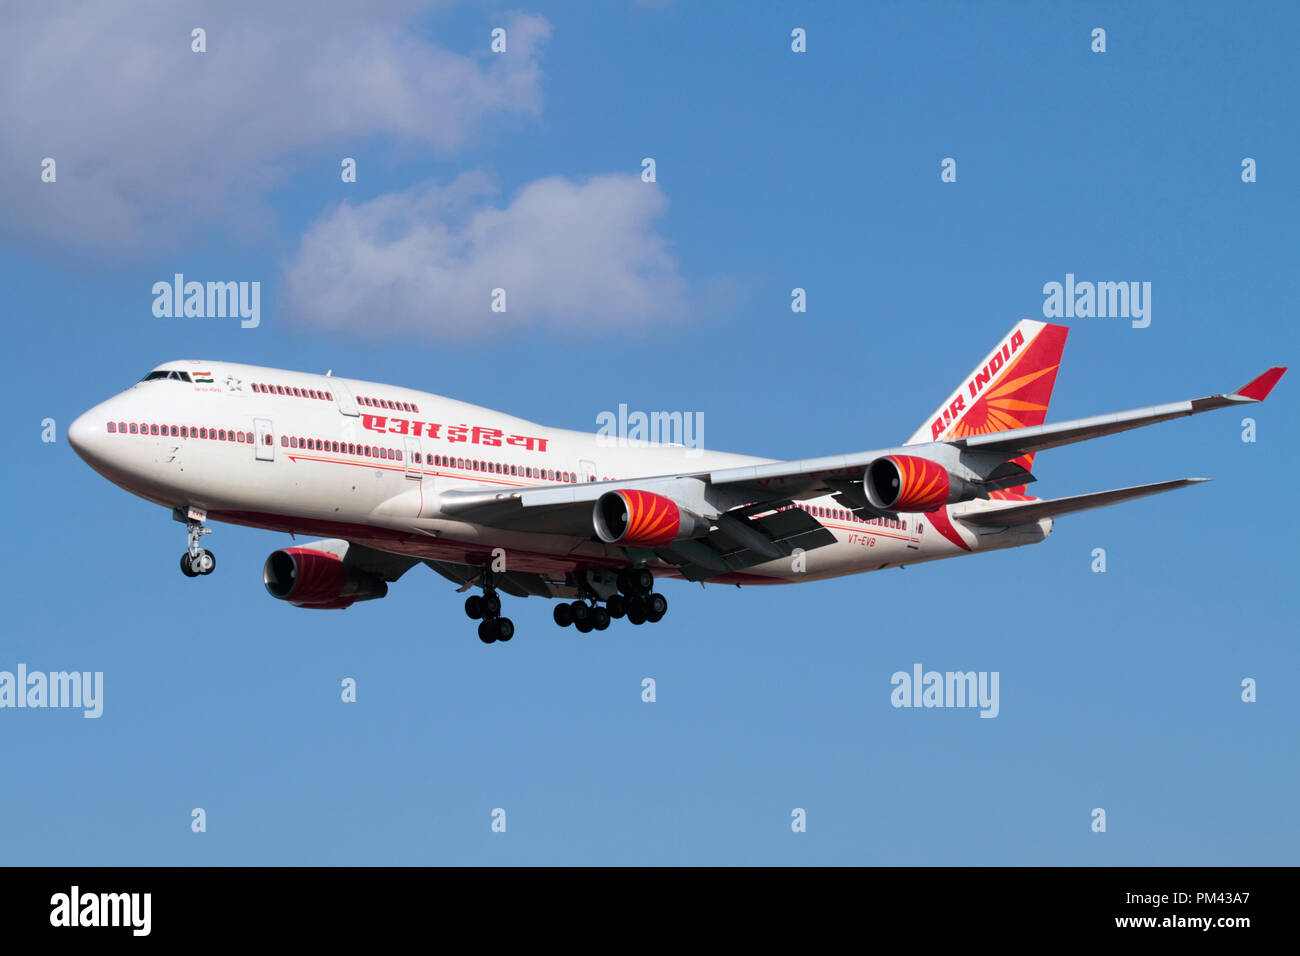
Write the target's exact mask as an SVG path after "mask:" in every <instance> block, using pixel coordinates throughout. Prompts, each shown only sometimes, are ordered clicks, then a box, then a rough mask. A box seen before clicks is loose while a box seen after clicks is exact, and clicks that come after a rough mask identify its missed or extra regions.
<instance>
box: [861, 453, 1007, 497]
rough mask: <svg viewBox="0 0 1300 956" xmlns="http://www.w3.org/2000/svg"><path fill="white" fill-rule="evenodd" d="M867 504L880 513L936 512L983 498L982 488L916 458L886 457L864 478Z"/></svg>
mask: <svg viewBox="0 0 1300 956" xmlns="http://www.w3.org/2000/svg"><path fill="white" fill-rule="evenodd" d="M862 485H863V489H864V490H865V491H866V493H867V501H869V502H870V503H871V506H872V507H873V508H876V509H878V510H880V511H937V510H939V509H940V508H942V507H943V506H944V505H946V504H952V503H953V502H957V501H970V500H971V499H972V498H980V497H984V495H983V494H982V493H981V489H980V488H978V487H977V486H976V485H973V484H971V483H970V482H969V481H966V480H965V479H962V478H956V477H954V476H953V475H950V474H949V473H948V469H946V468H944V467H943V465H940V464H937V463H936V462H933V461H930V460H929V459H926V458H917V457H916V456H915V455H886V456H885V457H884V458H877V459H876V460H875V461H873V462H872V463H871V464H870V465H868V466H867V471H866V474H865V475H863V478H862Z"/></svg>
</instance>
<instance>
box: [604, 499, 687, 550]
mask: <svg viewBox="0 0 1300 956" xmlns="http://www.w3.org/2000/svg"><path fill="white" fill-rule="evenodd" d="M592 522H593V523H594V524H595V526H596V536H597V537H599V538H600V540H601V541H604V542H605V543H606V544H621V545H624V546H628V547H640V548H657V547H660V546H662V545H665V544H669V543H671V542H673V541H680V540H681V539H682V538H693V537H696V536H697V535H702V534H707V533H708V531H709V524H708V522H707V521H705V520H704V519H703V518H701V517H700V516H699V515H696V514H693V513H692V512H690V511H687V510H685V509H684V508H679V507H677V502H675V501H673V500H672V499H671V498H665V497H664V496H663V495H656V494H654V493H652V492H649V491H636V490H634V489H631V488H622V489H619V490H618V491H608V492H606V493H605V494H603V495H601V496H600V497H599V498H598V499H596V507H595V508H594V509H593V511H592Z"/></svg>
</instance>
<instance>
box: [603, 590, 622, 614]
mask: <svg viewBox="0 0 1300 956" xmlns="http://www.w3.org/2000/svg"><path fill="white" fill-rule="evenodd" d="M605 607H606V609H607V610H608V611H609V616H610V617H615V618H617V617H622V616H623V615H624V614H626V613H627V600H626V599H625V598H624V597H623V595H621V594H615V595H613V596H611V597H610V599H609V600H608V601H606V602H605Z"/></svg>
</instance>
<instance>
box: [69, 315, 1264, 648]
mask: <svg viewBox="0 0 1300 956" xmlns="http://www.w3.org/2000/svg"><path fill="white" fill-rule="evenodd" d="M1067 332H1068V329H1067V328H1066V327H1064V326H1060V325H1049V324H1047V323H1043V322H1032V321H1029V320H1025V321H1023V322H1020V323H1019V324H1018V325H1016V327H1015V328H1013V329H1012V330H1011V332H1010V333H1009V334H1007V336H1006V337H1005V338H1003V339H1002V340H1001V341H1000V342H998V344H997V346H996V347H994V349H993V351H991V352H990V353H989V354H988V355H987V356H986V357H985V359H984V360H983V361H982V362H981V363H980V364H979V365H977V366H976V367H975V369H974V370H973V371H972V372H971V373H970V375H968V376H967V377H966V378H965V379H963V380H962V381H961V382H960V383H958V385H957V388H956V390H955V391H953V393H952V394H951V395H949V396H948V398H947V399H946V400H945V401H944V403H943V404H942V405H940V406H939V408H938V409H936V410H935V412H934V413H933V414H932V415H930V416H929V417H928V418H927V419H926V420H925V421H924V422H923V423H922V424H921V426H920V428H919V429H918V430H917V432H916V434H914V435H912V437H911V438H909V439H908V440H907V441H906V442H904V443H903V444H902V445H899V446H897V447H891V448H881V449H878V450H875V451H863V452H856V453H852V454H838V455H830V456H828V457H825V458H812V459H807V460H804V461H773V460H771V459H767V458H752V457H749V456H745V455H732V454H726V453H723V452H707V451H701V450H699V449H690V448H684V447H682V446H678V445H658V444H655V445H646V444H644V443H628V442H615V441H613V440H612V439H610V438H608V437H605V436H598V435H591V434H585V433H582V432H576V431H568V430H564V429H556V428H545V427H543V426H541V425H537V424H534V423H533V422H529V421H525V420H523V419H520V418H515V417H513V416H511V415H507V414H505V413H503V412H496V411H492V410H491V409H487V408H480V407H478V406H475V405H469V404H466V403H464V402H458V401H455V400H454V399H450V398H442V397H439V396H437V395H431V394H429V393H427V392H420V391H416V390H414V389H409V388H400V387H397V386H392V385H382V384H378V383H374V382H361V381H355V380H352V379H346V378H340V377H337V376H333V375H330V374H326V375H318V374H312V373H309V372H291V371H286V370H283V369H277V368H261V367H258V366H254V365H235V364H232V363H229V362H208V361H188V360H187V361H177V362H167V363H165V364H163V365H160V366H158V367H157V368H156V369H154V370H153V371H151V372H149V373H148V374H147V375H145V377H144V378H143V379H141V380H140V381H139V382H137V383H136V384H135V385H133V386H132V387H131V388H128V389H127V390H126V391H124V392H122V393H121V394H120V395H116V396H114V397H113V398H110V399H109V400H108V401H106V402H104V403H103V404H100V405H97V406H95V407H94V408H92V409H91V410H90V411H88V412H86V413H85V414H84V415H82V416H81V417H80V418H78V419H77V420H76V421H75V422H73V423H72V425H71V427H70V428H69V429H68V441H69V443H70V444H71V445H72V447H73V449H75V450H76V452H77V454H78V455H80V456H81V457H82V458H83V459H85V461H86V462H87V463H88V464H89V465H90V466H91V467H92V468H94V469H95V470H96V471H98V472H99V473H100V474H101V475H103V476H104V477H106V478H108V479H109V480H110V481H112V482H114V483H116V484H118V485H120V486H121V487H123V488H125V489H126V490H127V491H129V492H131V493H132V494H135V495H139V496H140V497H141V498H145V499H147V500H148V501H152V502H154V503H156V504H159V505H162V506H163V507H165V508H168V509H170V510H171V511H172V515H173V517H174V518H175V519H176V520H177V521H182V522H184V523H185V525H186V528H187V530H188V532H189V546H188V548H187V549H186V551H185V553H184V554H183V555H182V556H181V562H180V564H181V571H182V572H183V573H184V574H185V575H187V576H189V577H195V576H198V575H206V574H211V573H212V570H213V568H214V567H215V565H216V559H215V558H214V557H213V555H212V552H211V551H209V550H207V549H205V548H201V547H199V544H200V540H201V536H202V535H206V534H208V533H209V532H210V531H211V529H210V528H209V527H208V526H207V522H208V521H209V520H211V521H224V522H229V523H232V524H242V525H248V526H250V527H254V528H266V529H268V530H272V531H278V532H282V533H291V534H293V535H300V534H306V535H322V536H324V538H323V540H319V541H312V542H309V543H305V544H299V545H296V546H293V547H286V548H282V549H280V550H278V551H273V552H272V553H271V555H270V557H268V558H267V560H266V564H265V567H264V568H263V571H262V577H263V581H264V583H265V585H266V589H267V591H268V592H270V594H271V596H272V597H275V598H279V599H280V600H282V601H289V602H290V603H292V604H295V605H297V606H298V607H304V608H346V607H349V606H351V605H352V604H353V603H355V602H357V601H367V600H370V599H372V598H381V597H384V596H385V595H386V594H387V593H388V585H389V584H390V583H391V582H393V581H396V580H397V579H398V578H400V577H401V576H402V575H403V574H405V573H406V572H407V571H408V570H409V569H410V568H412V567H413V566H414V565H416V564H421V563H423V564H426V565H428V566H429V567H430V568H432V569H433V570H434V571H436V572H438V573H439V574H441V575H442V576H443V577H445V578H448V579H450V580H451V581H452V582H454V583H455V584H457V585H459V586H460V590H461V591H467V590H470V589H477V590H481V593H474V594H471V595H470V596H469V597H468V598H467V599H466V601H465V611H466V613H467V614H468V615H469V617H470V618H472V619H476V620H478V621H479V622H480V623H479V625H478V633H479V637H480V638H481V639H482V640H483V641H484V642H485V643H489V644H490V643H492V642H494V641H508V640H510V638H511V637H512V636H513V635H514V625H513V624H512V623H511V621H510V619H509V618H508V617H503V616H502V613H501V612H502V606H501V597H500V595H501V594H503V593H504V594H508V595H513V596H515V597H526V596H529V595H533V596H538V597H546V598H558V599H560V601H561V603H559V604H557V605H556V606H555V609H554V617H555V621H556V623H557V624H559V625H561V626H567V625H569V624H572V625H574V626H575V627H576V628H577V629H578V630H579V631H582V632H584V633H586V632H588V631H591V630H604V629H605V628H607V627H608V626H609V624H610V619H611V618H621V617H624V616H626V617H627V619H628V620H629V621H631V622H632V623H633V624H643V623H645V622H647V621H658V620H659V619H660V618H662V617H663V616H664V613H665V611H666V610H667V608H668V602H667V601H666V600H665V598H664V596H663V595H662V594H660V593H659V592H657V591H655V590H654V587H655V582H656V579H657V578H681V579H685V580H688V581H708V582H719V583H726V584H737V585H749V584H789V583H794V582H800V581H816V580H819V579H822V578H830V577H837V576H840V575H845V574H858V573H860V572H863V571H879V570H881V569H882V568H894V567H904V566H906V565H910V564H918V563H920V562H922V561H933V560H935V559H938V558H953V557H958V556H961V555H967V554H973V553H975V552H979V551H991V550H995V549H998V548H1011V547H1016V546H1019V545H1022V544H1035V543H1037V542H1039V541H1042V540H1043V539H1044V538H1046V537H1047V536H1048V534H1049V533H1050V532H1051V530H1052V521H1053V519H1054V518H1055V517H1056V516H1058V515H1063V514H1069V513H1071V512H1075V511H1082V510H1085V509H1088V508H1098V507H1102V506H1104V505H1110V504H1115V503H1116V502H1120V501H1126V500H1128V499H1130V498H1140V497H1142V496H1144V495H1152V494H1156V493H1159V492H1162V491H1170V490H1172V489H1174V488H1182V487H1184V486H1186V485H1190V484H1192V483H1194V482H1198V481H1205V480H1207V479H1204V478H1181V479H1177V480H1174V481H1162V482H1158V483H1155V484H1149V485H1137V486H1134V487H1129V488H1119V489H1115V490H1112V491H1099V492H1094V493H1092V494H1083V495H1072V496H1070V497H1065V498H1050V499H1046V500H1041V499H1038V498H1033V497H1030V496H1029V495H1027V494H1026V493H1025V491H1026V487H1027V485H1028V484H1029V483H1030V482H1033V481H1034V476H1033V474H1032V473H1031V472H1030V469H1031V468H1032V466H1033V461H1034V455H1035V454H1037V453H1038V452H1040V451H1043V450H1045V449H1048V448H1055V447H1057V446H1059V445H1067V444H1070V443H1072V442H1079V441H1085V440H1087V439H1090V438H1098V437H1100V436H1102V435H1110V434H1114V433H1115V432H1121V431H1127V430H1128V429H1132V428H1140V427H1142V426H1143V425H1151V424H1154V423H1155V422H1162V421H1165V420H1167V419H1170V418H1178V417H1181V416H1184V415H1196V414H1198V413H1200V412H1207V411H1210V410H1211V409H1215V408H1229V407H1232V406H1235V405H1241V404H1246V403H1251V402H1261V401H1263V400H1264V399H1265V397H1267V395H1268V393H1269V392H1270V391H1271V390H1272V388H1273V386H1274V385H1276V384H1277V382H1278V379H1280V378H1281V377H1282V373H1283V372H1285V371H1286V369H1285V368H1281V367H1275V368H1270V369H1269V370H1268V371H1267V372H1264V373H1263V374H1262V375H1260V376H1258V377H1257V378H1254V379H1252V380H1251V381H1250V382H1248V383H1247V384H1245V385H1243V386H1242V387H1241V388H1239V389H1237V390H1236V391H1235V392H1230V393H1229V394H1227V395H1213V396H1210V397H1208V398H1196V399H1192V400H1191V401H1183V402H1171V403H1169V404H1166V405H1155V406H1152V407H1150V408H1139V409H1133V410H1131V411H1126V412H1117V413H1114V414H1110V415H1098V416H1095V417H1093V418H1081V419H1076V420H1074V421H1066V422H1060V423H1057V424H1053V425H1047V424H1044V419H1045V417H1046V414H1047V406H1048V403H1049V401H1050V400H1051V397H1052V386H1053V384H1054V383H1055V381H1056V371H1057V368H1058V366H1059V364H1060V360H1061V352H1062V350H1063V348H1064V346H1065V337H1066V333H1067ZM249 445H252V446H253V447H252V448H249V447H248V446H249Z"/></svg>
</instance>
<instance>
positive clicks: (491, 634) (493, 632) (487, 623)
mask: <svg viewBox="0 0 1300 956" xmlns="http://www.w3.org/2000/svg"><path fill="white" fill-rule="evenodd" d="M478 639H479V640H480V641H482V642H483V643H484V644H491V643H492V642H493V641H495V640H496V639H497V629H496V621H493V620H484V621H479V623H478Z"/></svg>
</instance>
